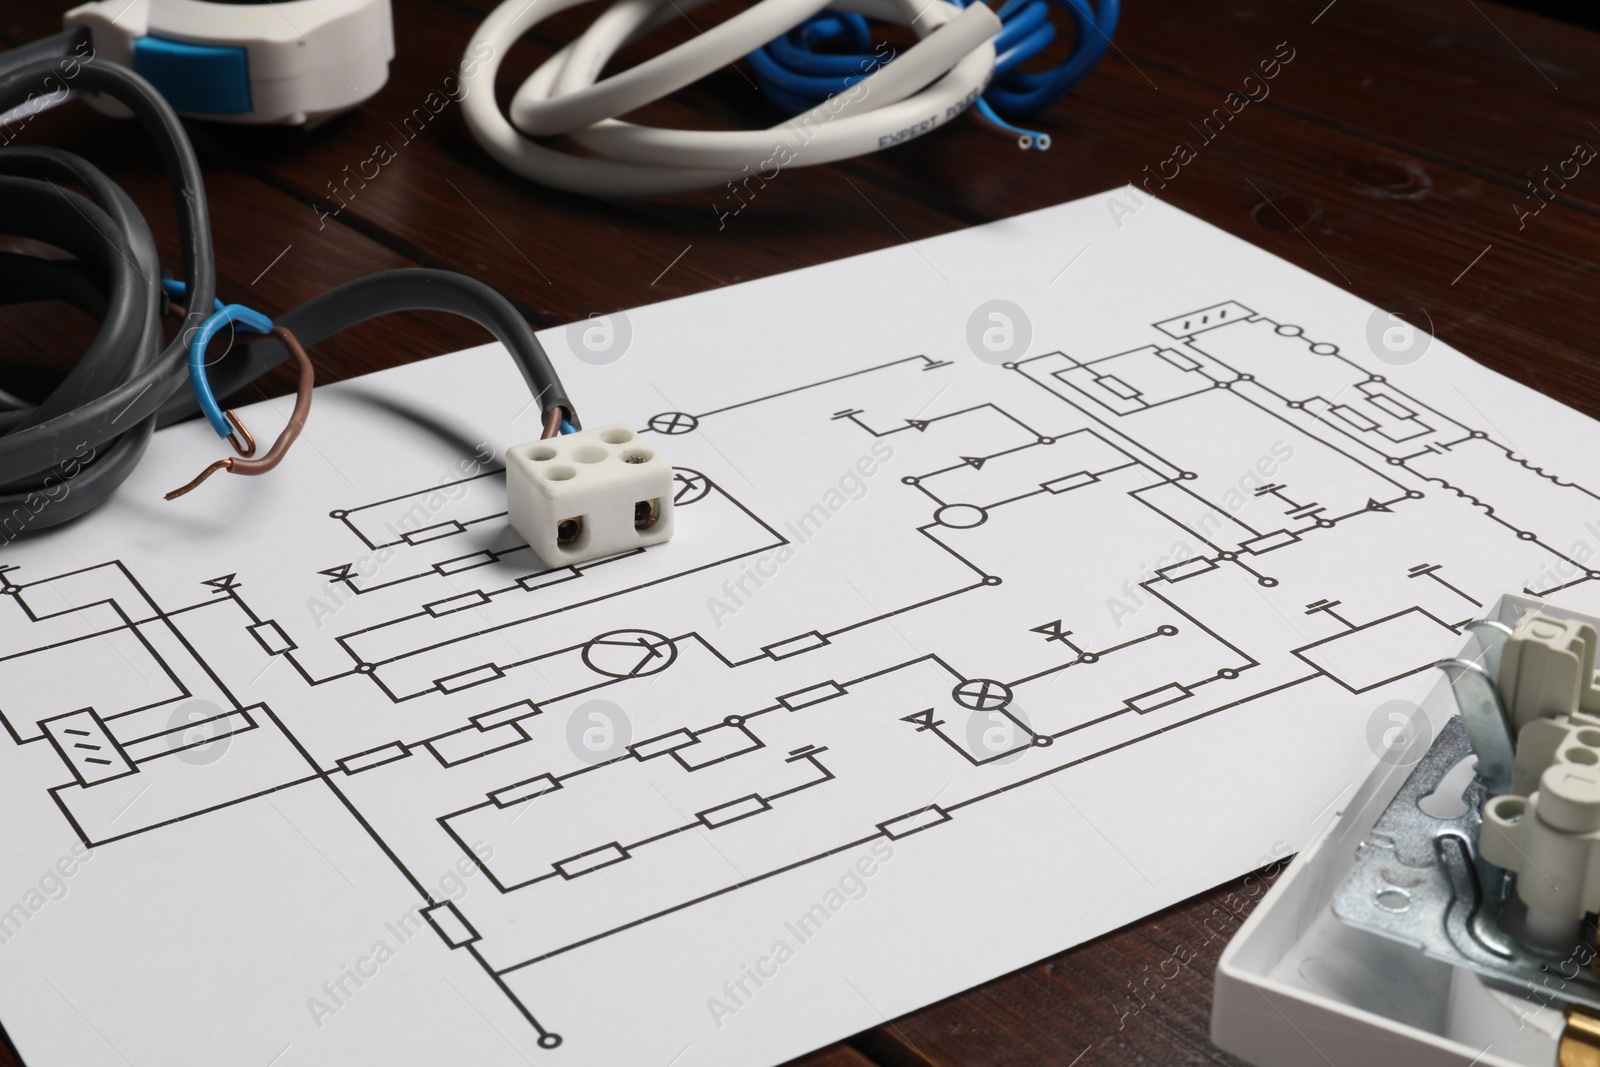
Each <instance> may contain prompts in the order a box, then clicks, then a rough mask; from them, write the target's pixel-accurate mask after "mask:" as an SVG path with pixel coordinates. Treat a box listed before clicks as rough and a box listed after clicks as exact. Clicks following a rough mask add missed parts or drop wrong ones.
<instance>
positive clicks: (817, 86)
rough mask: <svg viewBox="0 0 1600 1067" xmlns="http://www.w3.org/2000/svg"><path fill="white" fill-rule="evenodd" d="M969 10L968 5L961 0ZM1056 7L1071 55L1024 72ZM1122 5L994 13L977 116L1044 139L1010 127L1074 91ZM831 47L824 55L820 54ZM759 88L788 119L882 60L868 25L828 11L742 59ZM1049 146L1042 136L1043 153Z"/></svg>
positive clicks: (1090, 1) (1043, 4) (1104, 45)
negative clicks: (989, 76)
mask: <svg viewBox="0 0 1600 1067" xmlns="http://www.w3.org/2000/svg"><path fill="white" fill-rule="evenodd" d="M956 2H957V3H960V4H963V6H965V4H966V3H967V2H969V0H956ZM1051 2H1053V3H1055V4H1058V5H1059V6H1061V7H1064V8H1066V10H1067V15H1068V16H1069V17H1070V18H1071V19H1072V25H1073V34H1074V36H1073V42H1072V51H1071V53H1070V54H1069V55H1068V56H1067V58H1066V60H1065V61H1063V62H1062V63H1060V64H1059V65H1057V66H1055V67H1052V68H1051V69H1049V70H1042V71H1030V70H1021V69H1019V68H1020V67H1021V66H1022V65H1023V64H1024V63H1026V62H1027V61H1028V60H1030V59H1032V58H1034V57H1035V56H1037V55H1039V54H1040V53H1041V52H1043V51H1044V50H1045V49H1046V48H1047V47H1049V45H1050V43H1051V42H1052V41H1054V40H1055V38H1056V27H1055V24H1054V23H1053V22H1052V21H1051V17H1050V16H1051ZM1120 9H1121V0H1004V3H1003V4H1001V6H1000V8H999V9H998V10H997V11H996V14H997V15H998V16H999V17H1000V20H1001V22H1002V24H1003V26H1002V29H1001V30H1000V33H999V34H998V35H996V37H995V39H994V45H995V72H994V80H993V81H992V82H990V84H989V88H988V90H987V91H985V93H984V95H983V97H982V98H981V99H980V100H979V102H978V106H977V111H978V113H979V115H980V116H982V117H983V118H985V119H987V120H988V121H990V122H991V123H993V124H995V125H996V126H998V127H999V128H1000V129H1003V130H1006V131H1007V132H1011V133H1016V134H1018V135H1019V136H1025V137H1028V138H1031V139H1032V143H1033V144H1035V145H1040V138H1041V136H1042V135H1040V134H1037V133H1033V132H1032V131H1029V130H1023V129H1020V128H1019V127H1016V126H1013V125H1011V124H1010V123H1008V122H1006V121H1005V120H1004V119H1002V118H1001V116H1002V115H1003V116H1005V117H1006V118H1019V117H1023V116H1027V115H1032V114H1035V113H1037V112H1039V111H1041V110H1043V109H1044V108H1046V107H1049V106H1050V105H1051V104H1053V103H1055V102H1056V101H1057V100H1059V99H1061V97H1063V96H1065V95H1066V94H1067V93H1069V92H1071V91H1072V89H1073V87H1074V86H1076V85H1077V84H1078V83H1079V82H1080V81H1082V80H1083V78H1084V76H1085V75H1087V74H1088V73H1089V71H1091V70H1093V69H1094V66H1095V64H1096V63H1099V62H1100V60H1101V58H1102V57H1103V56H1104V55H1105V54H1106V51H1107V49H1109V48H1110V47H1111V38H1112V37H1113V36H1115V34H1116V32H1117V18H1118V15H1119V13H1120ZM821 47H826V49H827V50H826V51H818V49H819V48H821ZM745 58H746V60H748V62H749V64H750V69H751V71H752V72H753V73H754V75H755V79H756V84H757V85H759V86H760V87H761V91H762V92H764V93H766V94H767V97H768V99H769V100H771V101H772V103H773V105H774V106H775V107H777V108H778V109H779V110H781V111H783V112H785V113H786V114H790V115H797V114H799V113H801V112H803V111H808V110H810V109H811V108H813V107H815V106H816V105H818V104H820V103H822V101H824V100H826V99H827V98H828V97H830V96H834V95H836V94H838V93H841V92H843V91H845V90H846V89H848V88H850V86H852V85H854V84H855V83H856V82H858V81H860V80H861V79H862V78H865V77H866V76H867V75H869V74H871V73H872V72H873V71H874V70H876V69H877V68H878V66H879V65H880V63H881V62H882V57H881V56H879V55H878V54H876V53H875V52H874V51H873V50H872V40H871V33H870V26H869V24H868V22H867V20H866V19H864V18H863V17H861V16H860V15H857V14H854V13H853V12H844V11H832V10H824V11H821V12H819V13H818V14H816V15H813V16H811V18H809V19H807V20H806V21H805V22H802V23H801V24H800V25H799V26H796V27H795V28H794V29H792V30H790V31H789V32H788V33H786V34H784V35H783V36H782V37H779V38H777V39H776V40H773V41H770V42H768V43H767V44H765V45H763V46H762V47H760V48H758V49H756V50H755V51H754V52H751V53H750V54H749V55H748V56H746V57H745ZM1048 145H1049V138H1048V137H1043V144H1042V145H1040V146H1041V147H1047V146H1048Z"/></svg>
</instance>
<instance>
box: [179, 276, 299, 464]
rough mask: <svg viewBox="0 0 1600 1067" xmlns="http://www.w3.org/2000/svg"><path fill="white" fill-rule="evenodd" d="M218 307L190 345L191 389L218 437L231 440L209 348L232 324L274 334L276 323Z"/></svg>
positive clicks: (241, 307) (235, 306)
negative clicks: (215, 391)
mask: <svg viewBox="0 0 1600 1067" xmlns="http://www.w3.org/2000/svg"><path fill="white" fill-rule="evenodd" d="M163 284H165V283H163ZM217 305H218V306H217V310H216V311H215V312H213V313H212V315H211V317H210V318H208V319H206V321H205V322H203V323H201V324H200V329H198V330H197V331H195V335H194V339H193V340H191V341H190V342H189V385H190V386H191V387H192V388H193V389H194V398H195V400H196V401H197V402H198V403H199V404H200V411H201V413H202V414H204V415H205V417H206V421H207V422H209V423H210V424H211V428H212V429H213V430H215V431H217V436H218V437H227V436H228V435H229V434H231V433H233V426H232V424H230V423H229V422H228V417H227V416H226V415H224V414H223V413H222V408H221V407H220V406H219V405H218V404H217V398H216V397H215V396H213V395H212V393H211V381H210V379H209V378H207V377H206V345H208V344H210V343H211V339H212V338H213V337H215V336H216V335H217V331H218V330H220V329H222V327H224V326H226V325H228V324H229V323H230V322H236V323H238V324H239V328H240V329H244V330H249V331H250V332H251V333H271V332H272V320H271V319H269V318H267V317H266V316H265V315H263V314H261V312H259V311H252V310H250V309H249V308H247V307H245V306H244V305H243V304H227V305H223V304H222V301H220V300H219V301H217Z"/></svg>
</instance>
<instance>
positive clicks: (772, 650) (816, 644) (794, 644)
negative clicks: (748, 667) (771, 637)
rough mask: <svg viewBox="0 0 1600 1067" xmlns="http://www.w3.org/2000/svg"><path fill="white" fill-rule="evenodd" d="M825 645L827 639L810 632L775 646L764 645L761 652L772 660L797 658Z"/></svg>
mask: <svg viewBox="0 0 1600 1067" xmlns="http://www.w3.org/2000/svg"><path fill="white" fill-rule="evenodd" d="M827 643H828V639H827V638H826V637H823V636H822V635H821V634H819V633H817V632H816V631H815V630H812V631H811V632H810V633H805V634H801V635H800V636H799V637H791V638H789V639H788V640H786V641H779V642H777V643H776V644H771V645H764V646H763V647H762V649H761V651H763V652H765V653H766V654H767V655H768V656H769V657H771V658H772V659H788V658H789V657H790V656H798V655H799V654H800V653H802V652H810V651H811V650H812V649H813V648H821V647H822V646H823V645H825V644H827Z"/></svg>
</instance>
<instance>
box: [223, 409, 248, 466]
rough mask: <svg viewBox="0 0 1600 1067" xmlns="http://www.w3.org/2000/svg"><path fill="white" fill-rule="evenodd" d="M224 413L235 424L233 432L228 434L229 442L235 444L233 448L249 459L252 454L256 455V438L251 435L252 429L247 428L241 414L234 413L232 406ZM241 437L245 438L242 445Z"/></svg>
mask: <svg viewBox="0 0 1600 1067" xmlns="http://www.w3.org/2000/svg"><path fill="white" fill-rule="evenodd" d="M223 414H224V415H225V416H227V418H228V421H229V422H230V423H232V424H233V433H230V434H229V435H228V443H229V444H230V445H232V446H233V450H234V451H235V452H237V453H239V455H241V456H243V457H244V458H245V459H249V458H250V457H251V456H253V455H255V454H256V439H255V438H254V437H251V436H250V431H249V430H247V429H246V428H245V425H244V423H243V422H242V421H241V420H240V418H239V416H237V415H235V414H234V413H233V409H232V408H229V409H228V410H227V411H224V412H223ZM241 437H242V438H244V444H242V445H241V444H240V443H239V438H241Z"/></svg>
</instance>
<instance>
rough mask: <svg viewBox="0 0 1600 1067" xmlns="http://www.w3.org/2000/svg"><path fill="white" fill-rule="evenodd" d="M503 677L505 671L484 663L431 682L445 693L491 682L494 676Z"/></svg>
mask: <svg viewBox="0 0 1600 1067" xmlns="http://www.w3.org/2000/svg"><path fill="white" fill-rule="evenodd" d="M504 677H505V672H504V671H502V670H501V669H500V668H499V667H496V666H495V665H494V664H493V663H485V664H484V665H483V666H482V667H474V668H472V669H471V670H468V671H461V672H459V673H457V674H451V675H446V676H445V677H443V678H438V679H435V680H434V683H433V684H434V685H436V686H438V687H439V688H440V689H442V690H444V691H445V692H446V693H455V692H459V691H461V690H463V689H470V688H472V687H473V686H475V685H482V684H483V683H484V682H492V681H494V680H495V679H496V678H504Z"/></svg>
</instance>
